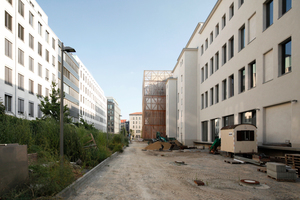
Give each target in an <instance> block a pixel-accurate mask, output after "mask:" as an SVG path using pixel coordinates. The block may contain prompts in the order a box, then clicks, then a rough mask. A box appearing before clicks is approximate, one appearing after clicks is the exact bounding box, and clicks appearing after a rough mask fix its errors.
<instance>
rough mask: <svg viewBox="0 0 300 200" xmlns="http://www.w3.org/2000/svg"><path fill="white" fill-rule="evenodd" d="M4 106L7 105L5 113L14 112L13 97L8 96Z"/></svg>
mask: <svg viewBox="0 0 300 200" xmlns="http://www.w3.org/2000/svg"><path fill="white" fill-rule="evenodd" d="M4 104H5V111H7V112H11V111H12V96H10V95H7V94H6V95H5V99H4Z"/></svg>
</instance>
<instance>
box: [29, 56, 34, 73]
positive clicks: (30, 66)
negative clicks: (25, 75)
mask: <svg viewBox="0 0 300 200" xmlns="http://www.w3.org/2000/svg"><path fill="white" fill-rule="evenodd" d="M29 70H30V71H32V72H34V60H33V58H32V57H30V56H29Z"/></svg>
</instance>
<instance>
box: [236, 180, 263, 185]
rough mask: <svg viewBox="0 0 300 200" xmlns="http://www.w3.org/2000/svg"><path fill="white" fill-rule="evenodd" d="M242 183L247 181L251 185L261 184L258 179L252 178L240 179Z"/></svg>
mask: <svg viewBox="0 0 300 200" xmlns="http://www.w3.org/2000/svg"><path fill="white" fill-rule="evenodd" d="M240 181H241V182H242V183H246V184H249V185H259V184H260V183H259V182H258V181H256V180H251V179H242V180H240Z"/></svg>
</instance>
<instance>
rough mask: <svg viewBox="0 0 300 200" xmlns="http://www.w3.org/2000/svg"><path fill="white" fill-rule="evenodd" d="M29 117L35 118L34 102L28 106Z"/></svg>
mask: <svg viewBox="0 0 300 200" xmlns="http://www.w3.org/2000/svg"><path fill="white" fill-rule="evenodd" d="M28 108H29V109H28V115H29V116H30V117H34V104H33V102H29V106H28Z"/></svg>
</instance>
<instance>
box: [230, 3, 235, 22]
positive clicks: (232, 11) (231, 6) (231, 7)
mask: <svg viewBox="0 0 300 200" xmlns="http://www.w3.org/2000/svg"><path fill="white" fill-rule="evenodd" d="M233 15H234V3H232V4H231V5H230V7H229V19H231V18H232V17H233Z"/></svg>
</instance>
